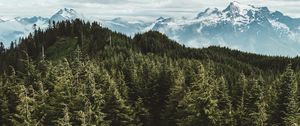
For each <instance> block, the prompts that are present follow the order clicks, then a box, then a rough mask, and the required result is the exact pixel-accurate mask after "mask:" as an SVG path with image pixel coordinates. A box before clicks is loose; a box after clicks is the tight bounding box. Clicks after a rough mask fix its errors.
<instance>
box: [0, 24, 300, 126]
mask: <svg viewBox="0 0 300 126" xmlns="http://www.w3.org/2000/svg"><path fill="white" fill-rule="evenodd" d="M288 64H290V65H288ZM299 66H300V63H299V58H297V57H296V58H293V59H292V58H286V57H266V56H260V55H253V54H248V53H242V52H239V51H232V50H228V49H225V48H219V47H210V48H206V49H193V48H186V47H184V46H181V45H179V44H177V43H176V42H174V41H172V40H169V39H168V38H167V37H166V36H164V35H162V34H160V33H158V32H153V31H150V32H147V33H144V34H137V35H136V36H135V37H134V38H129V37H127V36H125V35H122V34H119V33H116V32H112V31H110V30H109V29H106V28H102V27H101V25H99V24H98V23H96V22H94V23H92V24H90V23H89V22H84V21H80V20H75V21H63V22H58V23H49V28H48V29H47V30H44V31H43V30H39V29H37V30H36V31H35V32H34V33H33V34H30V35H29V36H28V37H26V38H21V39H20V40H19V43H16V42H14V43H12V44H11V47H10V48H9V49H5V48H4V47H2V46H1V44H0V71H1V74H0V125H27V126H32V125H35V126H40V125H62V126H67V125H68V126H69V125H83V126H91V125H97V126H98V125H100V126H101V125H110V126H127V125H131V126H136V125H137V126H176V125H180V126H199V125H200V126H265V125H266V126H268V125H277V126H297V125H299V124H300V114H299V112H300V111H299V110H300V89H299V88H298V86H299V85H300V81H299V80H300V76H299V75H300V74H299V73H300V71H299V68H300V67H299Z"/></svg>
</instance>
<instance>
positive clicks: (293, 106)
mask: <svg viewBox="0 0 300 126" xmlns="http://www.w3.org/2000/svg"><path fill="white" fill-rule="evenodd" d="M279 83H280V88H279V89H280V90H279V93H278V98H277V111H276V113H275V114H276V115H277V117H278V118H277V124H278V125H280V126H292V125H297V124H296V123H297V120H296V119H297V116H299V115H298V113H299V111H298V110H299V109H298V105H297V104H298V101H297V90H298V89H297V80H296V77H295V74H294V71H293V70H292V68H291V65H288V67H287V68H286V70H285V72H284V73H283V74H282V75H281V77H280V81H279Z"/></svg>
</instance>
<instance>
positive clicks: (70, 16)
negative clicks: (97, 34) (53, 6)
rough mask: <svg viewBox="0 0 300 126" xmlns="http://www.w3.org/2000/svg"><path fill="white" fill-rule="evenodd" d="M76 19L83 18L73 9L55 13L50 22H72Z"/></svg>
mask: <svg viewBox="0 0 300 126" xmlns="http://www.w3.org/2000/svg"><path fill="white" fill-rule="evenodd" d="M76 18H81V19H84V17H83V16H82V15H81V14H79V13H77V12H76V11H75V10H74V9H68V8H64V9H60V10H59V11H58V12H57V13H55V14H54V15H53V16H52V17H51V18H50V20H51V21H63V20H74V19H76Z"/></svg>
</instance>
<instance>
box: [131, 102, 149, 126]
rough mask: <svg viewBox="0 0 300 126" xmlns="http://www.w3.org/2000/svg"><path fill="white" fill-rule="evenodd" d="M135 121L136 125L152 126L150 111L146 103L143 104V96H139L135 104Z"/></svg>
mask: <svg viewBox="0 0 300 126" xmlns="http://www.w3.org/2000/svg"><path fill="white" fill-rule="evenodd" d="M134 113H135V119H134V120H135V122H136V124H134V125H136V126H150V124H151V123H150V122H149V119H150V113H149V110H148V109H147V108H145V105H144V104H143V100H142V98H138V99H137V101H136V102H135V105H134Z"/></svg>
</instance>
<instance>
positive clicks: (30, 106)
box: [13, 85, 44, 126]
mask: <svg viewBox="0 0 300 126" xmlns="http://www.w3.org/2000/svg"><path fill="white" fill-rule="evenodd" d="M17 88H18V89H17V90H19V92H16V93H18V96H19V97H18V98H19V104H18V105H17V113H16V114H15V115H14V118H13V124H14V125H24V126H37V125H41V121H42V120H43V119H44V117H39V119H37V118H35V117H34V115H33V113H34V112H35V111H36V108H37V104H36V101H35V99H34V98H33V97H32V95H33V93H34V89H33V88H32V87H29V89H27V88H26V87H25V86H24V85H18V86H17Z"/></svg>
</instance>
